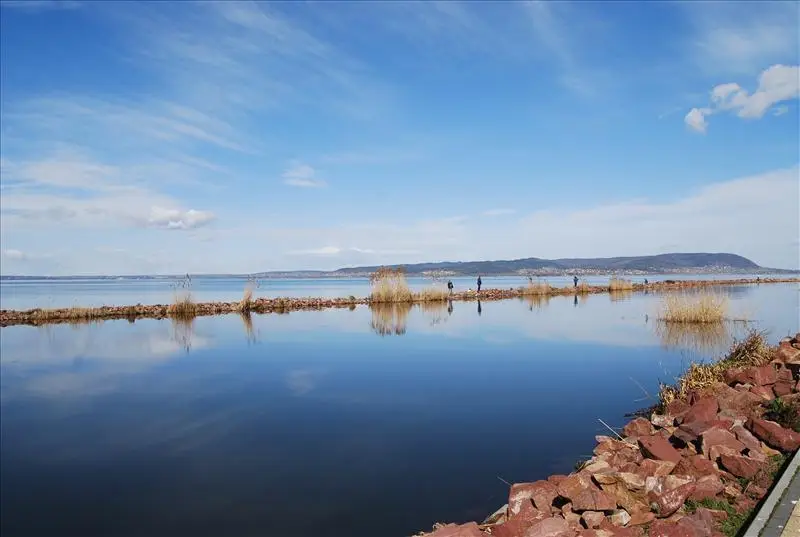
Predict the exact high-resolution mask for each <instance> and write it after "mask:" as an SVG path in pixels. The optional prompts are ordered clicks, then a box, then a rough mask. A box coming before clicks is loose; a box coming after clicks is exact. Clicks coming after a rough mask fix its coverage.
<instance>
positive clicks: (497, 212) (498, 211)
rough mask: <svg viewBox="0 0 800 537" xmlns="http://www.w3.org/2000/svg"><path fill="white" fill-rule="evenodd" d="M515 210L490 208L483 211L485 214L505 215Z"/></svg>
mask: <svg viewBox="0 0 800 537" xmlns="http://www.w3.org/2000/svg"><path fill="white" fill-rule="evenodd" d="M515 212H517V211H516V210H515V209H489V210H488V211H483V216H504V215H509V214H514V213H515Z"/></svg>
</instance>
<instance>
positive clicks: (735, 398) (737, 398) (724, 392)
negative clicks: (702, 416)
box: [717, 384, 762, 415]
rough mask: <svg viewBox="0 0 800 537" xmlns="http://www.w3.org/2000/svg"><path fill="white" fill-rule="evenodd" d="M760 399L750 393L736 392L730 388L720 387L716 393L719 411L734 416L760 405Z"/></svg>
mask: <svg viewBox="0 0 800 537" xmlns="http://www.w3.org/2000/svg"><path fill="white" fill-rule="evenodd" d="M761 400H762V399H761V397H759V396H758V395H756V394H754V393H750V392H738V391H736V390H734V389H733V388H731V387H730V386H726V385H724V384H723V385H721V386H720V389H719V391H718V392H717V401H718V402H719V408H720V410H725V411H730V412H733V413H735V414H736V415H740V414H745V413H747V412H749V411H750V410H752V409H753V407H756V406H758V405H760V404H761Z"/></svg>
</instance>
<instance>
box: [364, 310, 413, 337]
mask: <svg viewBox="0 0 800 537" xmlns="http://www.w3.org/2000/svg"><path fill="white" fill-rule="evenodd" d="M412 307H413V306H412V305H411V304H408V303H397V304H372V305H370V307H369V309H370V312H371V313H372V320H371V321H370V326H371V327H372V331H373V332H375V333H376V334H378V335H380V336H391V335H395V336H402V335H403V334H405V333H406V325H407V323H408V314H409V312H410V311H411V308H412Z"/></svg>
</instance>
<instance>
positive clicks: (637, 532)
mask: <svg viewBox="0 0 800 537" xmlns="http://www.w3.org/2000/svg"><path fill="white" fill-rule="evenodd" d="M610 531H611V535H612V537H642V535H643V534H644V531H643V530H642V528H639V527H635V528H634V527H628V528H617V527H614V526H612V527H611V528H610Z"/></svg>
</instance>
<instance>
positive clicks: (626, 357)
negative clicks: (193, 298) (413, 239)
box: [0, 278, 800, 537]
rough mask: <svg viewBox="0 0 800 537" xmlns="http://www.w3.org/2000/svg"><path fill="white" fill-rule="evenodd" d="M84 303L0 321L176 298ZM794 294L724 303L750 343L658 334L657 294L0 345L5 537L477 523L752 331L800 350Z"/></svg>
mask: <svg viewBox="0 0 800 537" xmlns="http://www.w3.org/2000/svg"><path fill="white" fill-rule="evenodd" d="M485 280H486V286H487V287H501V285H499V284H497V283H495V282H494V281H493V279H490V278H486V279H485ZM554 280H555V279H550V281H551V283H555V282H554ZM515 282H516V283H509V286H512V285H513V286H516V285H519V281H518V280H515ZM272 284H273V282H272V281H270V282H268V284H267V287H266V289H267V291H265V292H264V294H262V295H261V296H271V295H269V294H268V293H269V292H270V291H269V290H270V289H275V287H272V288H271V287H269V285H272ZM471 284H472V281H471V280H464V281H463V282H462V281H459V283H457V286H458V285H464V286H465V287H466V286H469V285H471ZM15 285H18V284H16V283H14V284H12V286H15ZM37 285H39V287H37ZM60 285H64V286H66V287H65V288H61V287H59V286H60ZM81 285H84V284H83V283H75V282H65V283H61V282H56V283H53V282H46V283H45V284H32V283H25V284H22V286H28V287H24V291H19V289H20V287H21V286H17V287H15V289H16V291H15V292H14V293H11V294H10V296H7V294H6V293H7V291H8V290H9V289H11V287H12V286H9V284H8V283H3V288H2V292H3V307H12V306H11V305H10V304H23V303H35V305H39V306H42V305H45V304H44V302H46V300H48V299H49V300H53V301H54V302H58V301H59V300H68V301H73V300H79V303H80V304H82V305H83V304H88V305H91V303H92V302H93V301H97V300H103V301H111V299H108V298H104V297H106V295H104V289H106V287H104V286H106V285H107V286H109V287H107V289H109V291H110V293H109V296H112V297H113V302H112V303H136V302H143V303H145V302H146V301H150V299H152V300H155V301H162V302H163V301H167V302H168V301H169V298H168V297H169V294H170V293H171V290H170V288H166V289H162V288H155V289H154V290H152V291H151V290H149V289H150V288H149V287H147V286H150V285H155V284H152V283H151V282H149V281H148V282H145V283H140V282H135V283H134V285H136V286H139V285H141V286H142V287H137V288H135V289H132V290H131V289H128V288H126V287H125V284H124V283H122V284H121V283H119V282H113V281H112V282H108V283H105V282H99V281H97V282H93V283H91V284H88V287H87V288H86V289H85V290H86V293H85V295H84V294H83V293H82V292H79V291H77V290H78V289H82V288H81V287H80V286H81ZM223 285H227V286H228V287H226V288H224V289H220V288H214V286H213V285H211V286H210V288H209V289H206V290H199V291H197V292H198V294H203V293H207V294H208V296H209V297H210V296H213V295H215V293H216V294H218V295H226V294H227V295H230V296H229V297H228V298H225V299H226V300H235V299H236V298H237V295H239V294H240V292H241V288H242V280H239V281H236V282H225V283H224V284H223ZM280 285H285V287H286V288H283V289H280V291H279V292H280V294H281V295H283V296H302V295H306V294H313V295H319V296H341V295H342V294H343V293H344V295H345V296H346V295H348V294H357V295H366V294H367V289H366V287H365V284H364V283H363V282H355V283H353V281H347V280H344V281H334V283H331V282H330V281H322V282H321V281H313V280H310V281H304V282H303V283H301V284H297V285H295V286H294V287H292V285H289V284H286V283H285V282H283V283H281V284H280ZM237 287H238V289H236V288H237ZM358 289H360V291H359V292H358V293H356V292H354V291H355V290H358ZM799 290H800V286H798V284H772V285H752V286H736V287H720V288H715V289H714V291H715V292H719V293H724V294H726V295H727V296H728V297H729V300H730V305H731V316H732V317H747V318H749V319H751V321H752V322H750V323H728V324H725V325H723V326H720V327H716V328H706V329H703V330H700V331H696V330H695V331H686V330H678V329H674V328H672V329H670V328H665V327H664V326H663V325H661V324H660V323H658V322H657V321H655V318H656V316H657V313H658V308H659V301H660V297H659V296H656V295H653V294H648V295H645V294H623V295H616V296H609V295H593V296H586V297H579V298H577V299H575V298H573V297H553V298H551V299H549V300H548V299H543V300H508V301H498V302H484V303H480V304H479V303H476V302H456V303H453V304H452V307H451V308H448V307H443V308H432V307H425V308H420V307H418V306H415V307H412V308H407V307H402V306H395V307H389V308H382V309H380V310H374V311H373V310H370V309H369V308H367V307H366V306H360V307H357V308H355V309H354V310H352V311H348V310H324V311H309V312H292V313H290V314H288V315H278V314H272V315H262V316H258V315H254V316H252V317H250V318H242V317H240V316H238V315H228V316H219V317H203V318H198V319H196V320H195V321H194V322H191V323H175V322H172V321H163V320H162V321H158V320H139V321H136V322H135V323H129V322H127V321H109V322H103V323H98V324H87V325H53V326H46V327H38V328H36V327H29V326H14V327H8V328H2V329H0V330H1V332H0V417H1V419H0V437H1V438H2V449H1V450H0V511H2V518H0V533H2V535H3V536H4V537H11V536H27V535H42V536H44V535H48V536H52V535H59V536H69V535H76V536H78V535H80V536H91V535H121V536H122V535H148V536H156V535H164V536H176V535H193V536H196V535H236V536H245V535H261V536H264V535H266V536H273V535H274V536H279V537H300V536H315V537H326V536H337V537H338V536H342V537H358V536H365V537H367V536H369V537H383V536H386V537H391V536H404V535H410V534H413V533H415V532H417V531H419V530H422V529H430V527H431V525H432V524H433V523H434V522H438V521H466V520H470V519H482V518H483V517H485V516H486V515H488V514H489V513H490V512H492V511H493V510H495V509H496V508H498V507H500V506H501V505H503V504H504V503H505V502H506V497H507V494H508V486H507V485H506V484H504V482H503V481H508V482H520V481H530V480H536V479H540V478H544V477H546V476H547V475H550V474H553V473H569V472H570V471H572V469H573V467H574V464H575V463H576V461H579V460H581V459H585V458H588V457H589V456H591V451H592V449H593V447H594V435H596V434H607V433H608V431H607V429H605V427H604V426H603V425H602V424H601V423H599V421H598V420H599V419H602V420H603V421H605V422H606V423H608V424H609V425H611V426H614V427H619V426H621V425H623V424H624V423H625V422H626V420H627V418H626V417H625V415H626V414H627V413H630V412H633V411H636V410H637V409H640V408H642V407H646V406H650V405H651V404H653V402H654V399H653V397H654V396H655V394H656V393H657V391H658V386H659V381H671V380H672V379H674V378H675V377H676V376H677V375H679V374H680V373H681V372H682V371H683V370H684V369H685V368H686V367H687V365H688V363H689V362H690V361H692V360H700V359H712V358H714V357H718V356H719V355H720V354H722V353H723V352H724V350H725V349H726V348H727V347H728V346H729V345H730V343H731V341H732V338H734V337H741V336H743V335H744V334H745V333H746V332H747V330H749V329H751V328H758V329H765V330H768V331H769V332H770V334H771V336H770V339H771V340H772V341H773V342H775V341H777V339H778V338H780V337H781V336H784V335H787V334H794V333H795V332H797V331H798V329H799V328H800V320H799V319H800V317H799V316H800V304H799V299H800V293H799V292H798V291H799ZM276 292H278V291H276ZM162 296H167V298H166V299H163V298H157V297H162ZM239 296H240V295H239ZM257 296H258V295H257ZM48 297H49V298H48ZM84 298H85V300H84ZM123 298H125V299H126V300H123ZM127 299H130V300H127ZM203 299H207V298H203ZM95 303H96V302H95ZM101 303H102V302H101Z"/></svg>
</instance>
